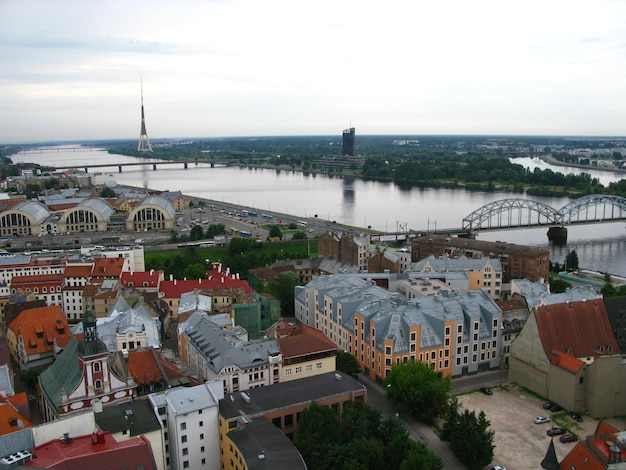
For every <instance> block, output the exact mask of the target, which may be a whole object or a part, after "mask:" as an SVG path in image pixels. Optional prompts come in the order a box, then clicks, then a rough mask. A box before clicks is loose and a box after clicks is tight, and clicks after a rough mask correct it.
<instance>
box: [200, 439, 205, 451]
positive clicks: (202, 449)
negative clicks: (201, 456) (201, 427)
mask: <svg viewBox="0 0 626 470" xmlns="http://www.w3.org/2000/svg"><path fill="white" fill-rule="evenodd" d="M200 439H202V438H200ZM200 452H204V446H202V447H200Z"/></svg>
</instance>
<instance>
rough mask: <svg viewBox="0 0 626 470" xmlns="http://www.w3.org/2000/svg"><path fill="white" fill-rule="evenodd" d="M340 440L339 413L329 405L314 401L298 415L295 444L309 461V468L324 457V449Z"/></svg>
mask: <svg viewBox="0 0 626 470" xmlns="http://www.w3.org/2000/svg"><path fill="white" fill-rule="evenodd" d="M337 441H339V425H338V423H337V415H336V414H335V412H334V411H333V410H332V408H330V407H329V406H322V405H318V404H317V403H315V402H313V403H311V405H310V406H309V407H308V408H306V409H305V410H303V411H302V412H301V413H300V416H299V417H298V430H297V432H296V436H295V438H294V440H293V443H294V445H295V446H296V447H297V448H298V450H299V451H300V454H301V455H302V457H303V458H304V460H305V461H306V462H307V465H308V466H309V468H311V465H312V464H313V463H314V462H315V461H319V460H320V459H321V458H322V455H320V454H321V453H322V449H323V448H324V447H326V446H327V445H329V444H332V443H335V442H337Z"/></svg>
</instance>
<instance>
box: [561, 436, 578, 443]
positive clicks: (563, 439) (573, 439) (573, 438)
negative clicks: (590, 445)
mask: <svg viewBox="0 0 626 470" xmlns="http://www.w3.org/2000/svg"><path fill="white" fill-rule="evenodd" d="M577 440H578V438H577V437H576V436H574V435H573V434H563V435H562V436H561V437H559V441H561V442H562V443H563V444H566V443H568V442H576V441H577Z"/></svg>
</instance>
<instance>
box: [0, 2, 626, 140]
mask: <svg viewBox="0 0 626 470" xmlns="http://www.w3.org/2000/svg"><path fill="white" fill-rule="evenodd" d="M142 84H143V102H144V107H145V115H146V127H147V133H148V136H149V137H150V139H151V140H152V141H158V140H160V139H173V138H182V137H229V136H268V135H271V136H279V135H337V136H338V137H339V136H340V135H341V132H342V130H343V129H346V128H348V127H355V128H356V134H357V139H358V135H359V134H362V135H370V134H394V135H398V134H403V135H419V134H446V135H450V134H483V135H484V134H488V135H588V136H624V135H626V1H623V0H594V1H593V2H591V1H589V0H523V1H522V0H494V1H481V0H476V1H468V0H441V1H432V0H430V1H425V0H390V1H388V2H381V1H380V0H379V1H370V0H354V1H353V0H316V1H310V0H263V1H260V0H176V1H173V0H167V1H162V0H150V1H148V0H145V1H144V0H130V1H129V0H122V1H119V0H107V1H87V0H0V143H4V144H7V143H31V142H45V141H67V140H77V141H78V140H98V139H134V138H137V139H138V138H139V134H140V131H141V92H142ZM357 142H358V140H357Z"/></svg>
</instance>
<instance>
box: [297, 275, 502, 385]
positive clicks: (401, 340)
mask: <svg viewBox="0 0 626 470" xmlns="http://www.w3.org/2000/svg"><path fill="white" fill-rule="evenodd" d="M296 289H297V290H296V300H295V307H296V317H297V318H298V319H299V320H300V321H302V322H303V323H307V324H309V323H308V322H311V325H312V326H315V327H316V328H318V329H320V330H322V331H323V332H324V333H325V334H326V335H327V336H328V337H329V339H331V341H333V342H335V344H337V346H338V347H339V348H341V349H344V350H346V351H348V352H350V353H351V354H353V355H354V356H355V357H356V358H357V360H358V362H359V364H360V365H361V367H362V368H363V370H364V371H365V372H366V373H368V374H369V375H370V376H371V377H372V378H380V379H383V378H384V377H385V376H386V374H387V372H388V371H389V370H390V369H391V366H392V365H393V364H397V363H401V362H408V361H409V360H420V361H422V362H425V363H428V364H430V365H431V366H432V367H433V368H434V369H435V370H437V371H440V372H441V373H442V374H444V375H451V376H460V375H466V374H469V373H474V372H479V371H485V370H490V369H495V368H498V367H499V362H500V341H501V333H500V330H501V325H502V311H501V309H500V308H499V307H498V306H497V305H496V303H495V302H494V301H493V299H491V297H490V296H489V294H488V292H487V291H485V290H482V289H481V290H476V291H469V292H456V293H448V292H442V293H441V294H438V295H434V296H428V297H424V298H419V299H411V300H408V299H405V298H403V297H401V296H399V295H398V294H391V293H389V292H388V291H386V290H384V289H382V288H380V287H377V286H374V285H372V284H371V282H368V281H367V280H364V279H359V278H357V277H355V276H341V275H335V276H327V277H325V278H316V279H314V280H313V281H311V282H310V283H309V284H307V285H306V286H304V287H302V288H296Z"/></svg>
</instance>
